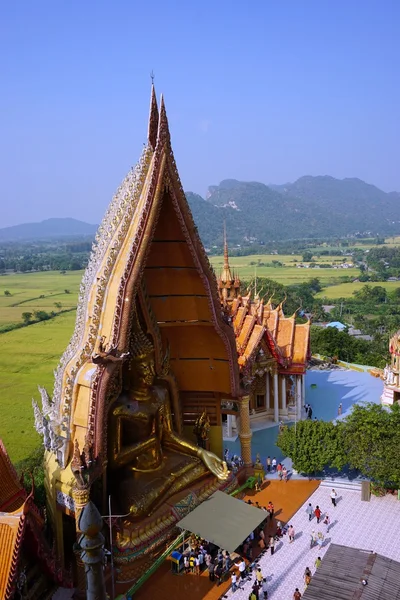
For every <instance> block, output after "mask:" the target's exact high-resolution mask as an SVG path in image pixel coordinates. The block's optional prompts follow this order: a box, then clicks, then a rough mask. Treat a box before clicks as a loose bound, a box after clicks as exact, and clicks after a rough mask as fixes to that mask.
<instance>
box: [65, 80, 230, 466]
mask: <svg viewBox="0 0 400 600" xmlns="http://www.w3.org/2000/svg"><path fill="white" fill-rule="evenodd" d="M138 303H139V308H140V309H142V310H141V313H143V314H142V318H143V320H144V321H145V322H146V327H147V331H146V333H148V334H150V336H151V338H152V340H153V342H154V346H155V354H156V363H157V366H158V367H160V361H161V358H160V357H161V356H162V355H163V354H165V349H166V348H169V350H170V365H171V370H172V372H173V374H174V376H175V377H176V381H177V385H178V389H179V390H181V391H185V390H193V389H194V390H200V391H201V390H203V391H210V390H213V391H214V392H216V393H222V394H224V395H226V396H227V397H229V396H231V397H232V396H233V397H237V396H238V395H239V393H240V389H239V385H240V384H239V368H238V364H237V357H236V352H235V339H234V335H233V332H232V329H231V327H230V326H229V324H228V323H227V322H226V320H224V315H223V313H222V311H221V305H220V302H219V297H218V288H217V282H216V278H215V275H214V272H213V270H212V268H211V266H210V264H209V261H208V258H207V255H206V253H205V251H204V248H203V245H202V242H201V240H200V237H199V235H198V232H197V229H196V227H195V224H194V221H193V217H192V215H191V212H190V208H189V206H188V203H187V200H186V197H185V194H184V192H183V189H182V186H181V182H180V179H179V175H178V171H177V167H176V164H175V160H174V156H173V152H172V147H171V139H170V131H169V126H168V119H167V114H166V109H165V104H164V100H163V97H161V101H160V107H159V109H158V107H157V100H156V96H155V91H154V87H152V90H151V101H150V117H149V125H148V143H147V145H146V146H145V148H144V150H143V153H142V157H141V159H140V161H139V164H138V165H137V167H135V169H133V170H132V171H130V173H129V174H128V176H127V177H126V178H125V180H124V181H123V183H122V185H121V186H120V188H119V190H118V191H117V193H116V195H115V196H114V198H113V200H112V202H111V204H110V206H109V208H108V210H107V213H106V215H105V217H104V219H103V222H102V224H101V225H100V227H99V230H98V233H97V236H96V245H95V246H94V249H93V252H92V256H91V259H90V261H89V264H88V267H87V270H86V272H85V275H84V279H83V281H82V285H81V291H80V299H79V303H78V310H77V320H76V326H75V332H74V335H73V337H72V339H71V342H70V344H69V346H68V348H67V350H66V352H65V353H64V355H63V357H62V359H61V362H60V366H59V368H58V370H57V373H56V378H55V386H54V394H53V401H54V419H53V421H55V423H56V426H57V427H58V431H59V433H60V438H61V439H62V440H64V441H63V445H62V451H59V455H60V457H59V458H60V462H61V464H62V465H63V466H64V467H65V466H66V464H67V463H68V460H69V458H70V457H71V453H72V447H73V444H72V441H73V440H74V439H76V440H78V443H79V445H80V447H83V445H84V443H85V438H86V435H87V434H89V436H90V437H92V438H93V439H94V451H95V455H98V453H99V452H103V451H104V450H105V446H104V440H105V437H106V432H105V429H106V423H107V407H106V402H105V396H106V395H107V393H108V392H107V389H108V386H110V385H112V384H111V381H112V379H113V374H115V373H116V372H117V370H118V368H119V367H118V365H108V367H107V369H105V368H104V367H103V366H102V365H99V366H97V365H96V364H94V363H93V361H92V357H93V355H94V354H96V353H97V351H98V347H99V340H100V336H104V339H105V344H106V345H107V346H108V347H109V348H112V349H114V350H115V352H116V353H117V354H119V355H120V354H123V353H127V352H128V351H129V341H130V327H131V325H130V324H131V317H132V313H133V310H134V307H135V305H137V304H138ZM175 412H176V411H175ZM176 419H178V415H177V417H176ZM176 425H177V428H178V430H179V427H180V424H178V423H177V424H176ZM61 455H62V456H61Z"/></svg>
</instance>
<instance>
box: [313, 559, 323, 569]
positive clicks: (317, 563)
mask: <svg viewBox="0 0 400 600" xmlns="http://www.w3.org/2000/svg"><path fill="white" fill-rule="evenodd" d="M320 564H321V557H320V556H318V558H317V559H316V561H315V563H314V567H315V568H316V569H318V567H319V566H320Z"/></svg>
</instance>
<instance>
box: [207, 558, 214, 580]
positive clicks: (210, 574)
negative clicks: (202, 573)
mask: <svg viewBox="0 0 400 600" xmlns="http://www.w3.org/2000/svg"><path fill="white" fill-rule="evenodd" d="M208 578H209V580H210V581H215V565H214V563H213V561H211V562H210V564H209V565H208Z"/></svg>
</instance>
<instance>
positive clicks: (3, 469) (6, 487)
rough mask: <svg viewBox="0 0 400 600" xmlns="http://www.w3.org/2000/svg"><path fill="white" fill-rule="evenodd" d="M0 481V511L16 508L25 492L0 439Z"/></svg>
mask: <svg viewBox="0 0 400 600" xmlns="http://www.w3.org/2000/svg"><path fill="white" fill-rule="evenodd" d="M0 482H1V484H0V512H5V511H7V512H12V511H14V510H18V509H19V508H20V507H21V506H22V504H23V503H24V500H25V499H26V492H25V490H24V488H23V486H22V484H21V482H20V481H19V479H18V475H17V473H16V471H15V469H14V467H13V465H12V463H11V460H10V457H9V456H8V453H7V450H6V449H5V446H4V444H3V442H2V440H0ZM0 547H1V546H0Z"/></svg>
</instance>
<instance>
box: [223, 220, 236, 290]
mask: <svg viewBox="0 0 400 600" xmlns="http://www.w3.org/2000/svg"><path fill="white" fill-rule="evenodd" d="M221 281H222V282H223V283H227V282H228V281H233V277H232V274H231V268H230V266H229V254H228V242H227V241H226V225H225V221H224V268H223V269H222V273H221Z"/></svg>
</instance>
